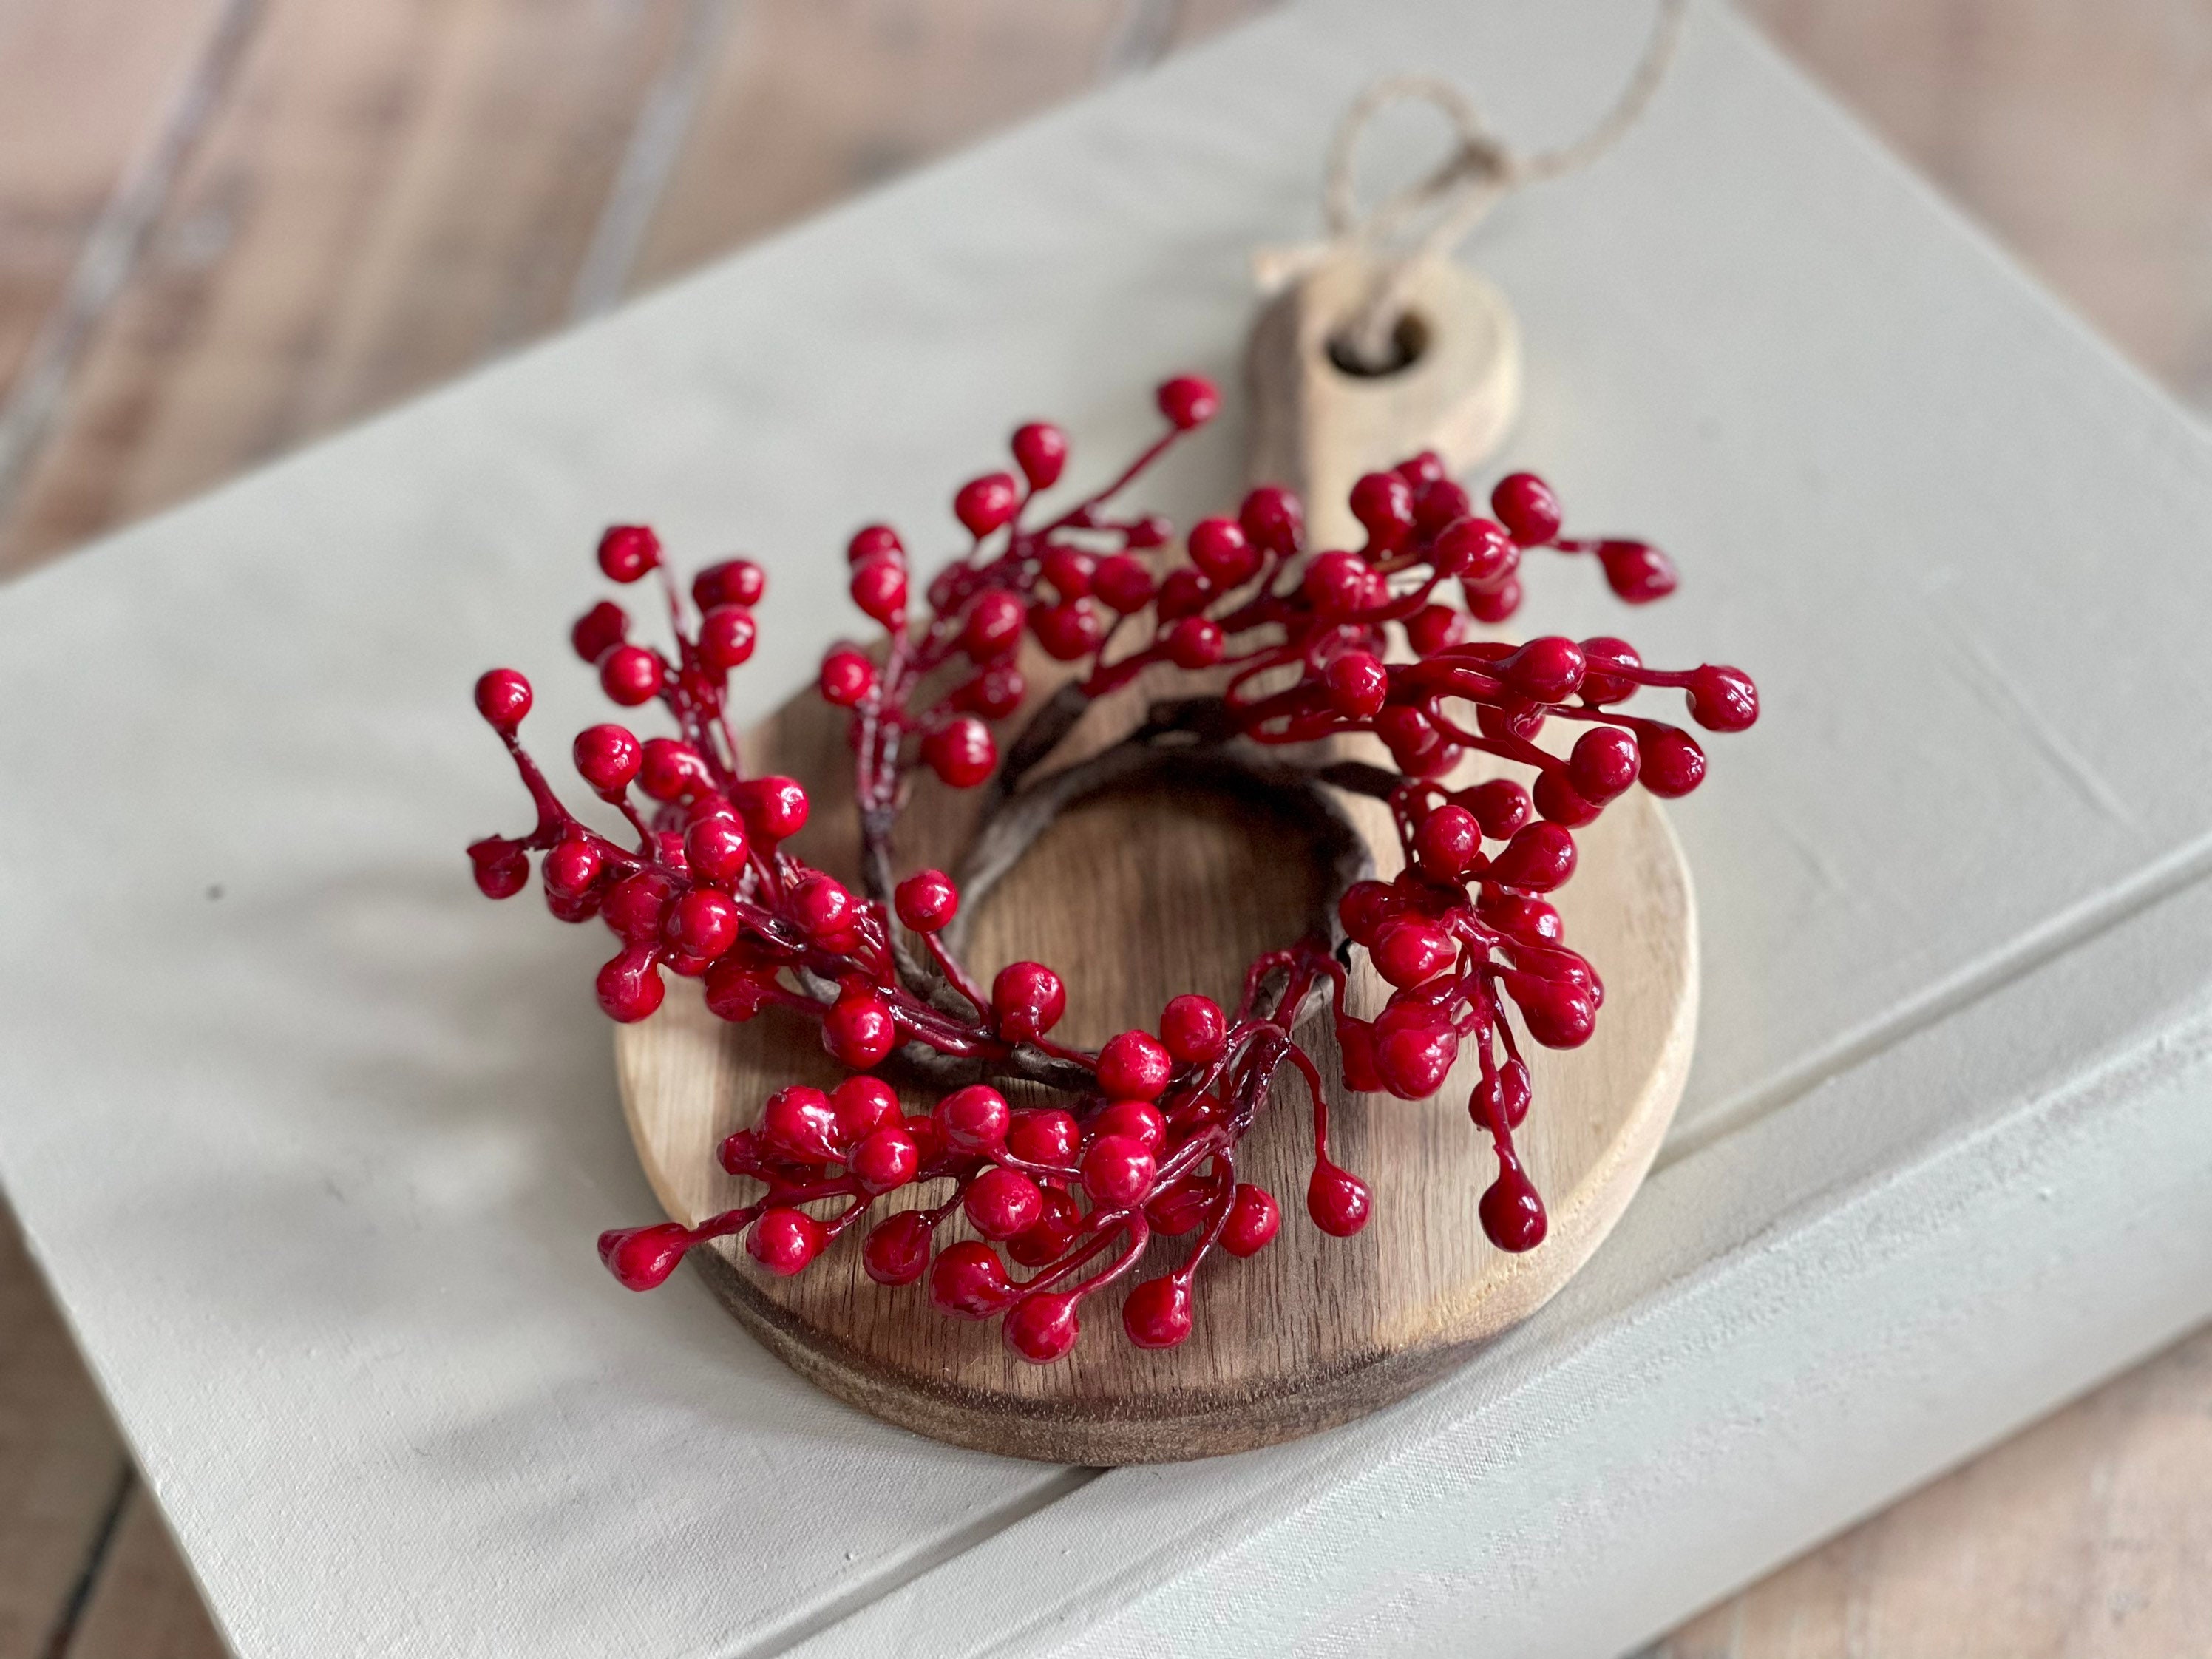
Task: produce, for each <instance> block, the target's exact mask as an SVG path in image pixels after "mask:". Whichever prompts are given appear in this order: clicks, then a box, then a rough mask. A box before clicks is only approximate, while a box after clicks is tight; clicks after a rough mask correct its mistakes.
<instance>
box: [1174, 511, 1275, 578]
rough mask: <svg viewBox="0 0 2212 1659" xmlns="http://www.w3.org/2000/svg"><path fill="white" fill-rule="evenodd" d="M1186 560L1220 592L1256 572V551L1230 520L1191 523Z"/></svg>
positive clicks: (1258, 572) (1257, 556)
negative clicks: (1188, 552)
mask: <svg viewBox="0 0 2212 1659" xmlns="http://www.w3.org/2000/svg"><path fill="white" fill-rule="evenodd" d="M1190 562H1192V563H1193V564H1194V565H1196V566H1197V567H1198V568H1199V569H1200V571H1202V572H1203V573H1204V574H1205V575H1206V580H1208V581H1210V582H1212V584H1213V585H1214V586H1216V587H1218V588H1219V589H1221V590H1223V591H1224V592H1226V591H1227V590H1228V589H1230V588H1232V587H1242V586H1243V585H1244V584H1245V583H1246V582H1249V581H1250V580H1252V578H1253V577H1255V576H1256V575H1258V574H1260V553H1259V550H1258V549H1256V548H1255V547H1254V546H1253V545H1252V538H1250V537H1249V536H1247V535H1246V534H1245V533H1244V526H1243V525H1241V524H1239V523H1237V520H1234V519H1200V520H1199V521H1198V522H1197V523H1196V524H1194V525H1193V526H1191V527H1190Z"/></svg>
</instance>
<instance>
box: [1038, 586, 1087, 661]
mask: <svg viewBox="0 0 2212 1659" xmlns="http://www.w3.org/2000/svg"><path fill="white" fill-rule="evenodd" d="M1030 632H1032V633H1034V634H1035V635H1036V639H1037V643H1038V644H1039V645H1041V646H1042V647H1044V650H1045V654H1046V655H1047V656H1048V657H1050V658H1052V659H1054V661H1056V662H1073V661H1075V660H1076V659H1078V658H1079V657H1086V656H1088V655H1090V654H1091V653H1092V652H1093V651H1096V650H1097V648H1098V647H1099V643H1100V642H1101V641H1103V640H1104V639H1105V637H1106V624H1105V623H1103V622H1102V621H1101V620H1100V619H1099V616H1098V607H1097V605H1093V604H1092V603H1091V601H1090V600H1089V599H1070V600H1068V601H1067V602H1066V604H1064V605H1037V606H1036V607H1035V608H1033V609H1032V610H1031V611H1030Z"/></svg>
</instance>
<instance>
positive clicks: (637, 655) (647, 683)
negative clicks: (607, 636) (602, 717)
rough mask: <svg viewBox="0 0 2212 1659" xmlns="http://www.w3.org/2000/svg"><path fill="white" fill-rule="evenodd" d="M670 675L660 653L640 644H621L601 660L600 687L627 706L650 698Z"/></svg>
mask: <svg viewBox="0 0 2212 1659" xmlns="http://www.w3.org/2000/svg"><path fill="white" fill-rule="evenodd" d="M667 678H668V671H667V665H666V664H665V663H663V662H662V661H661V659H660V653H659V652H657V651H649V650H647V648H646V647H643V646H641V645H618V646H617V647H615V648H614V649H613V650H611V651H610V652H608V653H607V654H606V655H605V657H603V658H602V659H600V661H599V689H600V690H603V691H605V693H606V694H607V696H609V697H610V698H611V699H612V700H613V701H614V702H618V703H620V704H622V706H623V708H636V707H637V706H638V704H640V703H644V702H652V701H653V698H655V697H656V696H659V695H660V688H661V687H662V686H663V685H665V684H666V683H667Z"/></svg>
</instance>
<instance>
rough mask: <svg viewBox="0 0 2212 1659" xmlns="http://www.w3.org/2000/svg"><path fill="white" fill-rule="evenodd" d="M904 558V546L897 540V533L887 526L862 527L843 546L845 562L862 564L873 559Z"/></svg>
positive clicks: (872, 525)
mask: <svg viewBox="0 0 2212 1659" xmlns="http://www.w3.org/2000/svg"><path fill="white" fill-rule="evenodd" d="M905 556H906V544H905V543H904V542H902V541H901V540H900V539H899V535H898V532H897V531H896V530H894V529H892V528H891V527H890V526H889V525H887V524H871V525H863V526H860V529H858V530H856V531H854V532H853V538H852V540H850V541H848V542H847V543H846V544H845V562H846V563H848V564H855V565H857V564H864V563H866V562H867V561H868V560H870V559H874V558H900V559H902V558H904V557H905Z"/></svg>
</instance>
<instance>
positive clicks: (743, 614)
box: [699, 605, 759, 674]
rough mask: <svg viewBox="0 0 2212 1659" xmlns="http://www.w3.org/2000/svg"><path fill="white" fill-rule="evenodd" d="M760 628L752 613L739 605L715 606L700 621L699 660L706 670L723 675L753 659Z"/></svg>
mask: <svg viewBox="0 0 2212 1659" xmlns="http://www.w3.org/2000/svg"><path fill="white" fill-rule="evenodd" d="M758 637H759V629H758V628H757V627H756V625H755V624H754V622H753V613H752V612H751V611H748V610H746V609H745V608H744V606H743V605H716V606H715V607H714V609H713V610H712V611H708V613H707V614H706V616H705V617H702V618H701V619H700V623H699V660H700V661H701V662H702V663H704V664H706V665H707V668H708V671H709V672H711V673H716V674H726V673H728V672H729V671H731V670H732V668H738V667H742V666H743V665H744V664H746V663H748V662H750V661H751V660H752V654H753V642H754V641H755V640H756V639H757V638H758Z"/></svg>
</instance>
